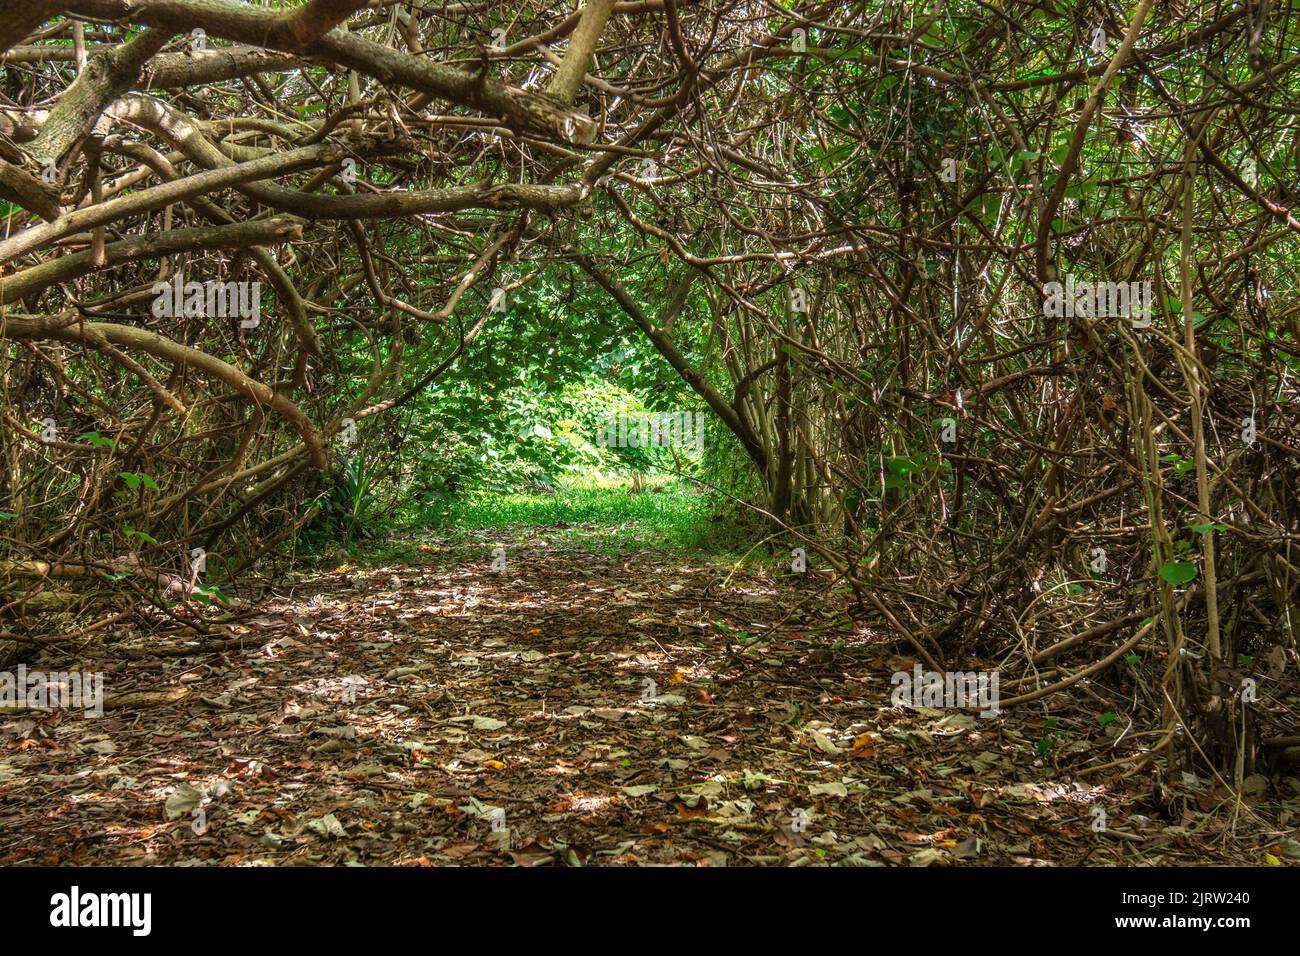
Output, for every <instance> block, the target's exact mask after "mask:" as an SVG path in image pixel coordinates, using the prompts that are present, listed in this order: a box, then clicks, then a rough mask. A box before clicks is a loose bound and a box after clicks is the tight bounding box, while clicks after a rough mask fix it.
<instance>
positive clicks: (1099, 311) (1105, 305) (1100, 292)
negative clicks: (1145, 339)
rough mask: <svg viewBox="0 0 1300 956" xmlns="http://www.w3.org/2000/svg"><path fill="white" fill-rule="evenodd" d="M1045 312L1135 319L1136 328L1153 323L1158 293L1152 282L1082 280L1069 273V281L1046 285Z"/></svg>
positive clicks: (1044, 289) (1068, 316)
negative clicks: (1154, 302) (1155, 296)
mask: <svg viewBox="0 0 1300 956" xmlns="http://www.w3.org/2000/svg"><path fill="white" fill-rule="evenodd" d="M1043 291H1044V292H1046V293H1047V298H1046V299H1044V300H1043V315H1045V316H1048V317H1049V318H1059V317H1060V316H1062V315H1064V316H1066V317H1067V318H1071V319H1072V318H1075V317H1076V316H1077V317H1079V318H1086V319H1092V318H1096V319H1101V318H1115V317H1121V318H1126V319H1132V320H1133V326H1134V328H1146V327H1147V326H1149V325H1150V324H1151V306H1152V302H1153V301H1154V293H1153V292H1152V289H1151V283H1150V282H1078V281H1076V280H1075V278H1074V276H1073V275H1066V277H1065V284H1064V285H1062V284H1061V283H1059V282H1048V283H1045V284H1044V285H1043Z"/></svg>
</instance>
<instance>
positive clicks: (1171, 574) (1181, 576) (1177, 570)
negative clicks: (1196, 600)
mask: <svg viewBox="0 0 1300 956" xmlns="http://www.w3.org/2000/svg"><path fill="white" fill-rule="evenodd" d="M1160 577H1162V578H1164V580H1165V581H1166V582H1168V583H1169V584H1171V585H1173V586H1174V587H1180V586H1181V585H1184V584H1186V583H1187V582H1188V581H1191V580H1192V579H1193V578H1195V577H1196V565H1194V564H1192V562H1190V561H1169V562H1166V563H1165V564H1164V565H1163V566H1162V567H1161V568H1160Z"/></svg>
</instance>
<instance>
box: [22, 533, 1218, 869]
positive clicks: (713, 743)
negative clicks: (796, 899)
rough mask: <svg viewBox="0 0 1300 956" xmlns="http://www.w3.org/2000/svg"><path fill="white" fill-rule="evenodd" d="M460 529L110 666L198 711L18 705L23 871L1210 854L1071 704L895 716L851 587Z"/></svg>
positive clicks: (120, 681) (1117, 858) (311, 581)
mask: <svg viewBox="0 0 1300 956" xmlns="http://www.w3.org/2000/svg"><path fill="white" fill-rule="evenodd" d="M557 534H561V532H557ZM429 540H430V539H425V542H424V543H419V542H418V541H412V542H410V546H409V548H408V549H407V551H406V553H405V555H404V557H403V558H402V559H401V560H398V561H396V562H394V561H393V560H392V557H391V555H390V556H388V557H386V558H385V559H384V563H383V564H382V566H371V567H366V568H362V569H358V568H353V567H350V566H341V567H336V568H334V569H332V570H322V571H320V572H318V573H315V574H311V575H308V576H305V577H304V578H302V579H301V580H300V581H299V582H298V583H297V584H295V585H294V586H293V587H292V588H286V589H284V591H283V596H280V597H275V598H272V599H268V600H265V601H263V602H260V603H259V605H258V606H257V607H255V608H252V609H244V610H245V611H246V612H247V613H245V614H243V615H241V622H240V623H237V624H234V625H232V626H231V635H232V636H233V637H237V638H240V639H241V646H234V647H228V648H226V649H224V650H222V651H220V652H206V653H195V654H193V655H191V656H188V657H175V656H172V657H161V658H159V657H145V658H141V659H136V660H130V661H125V662H121V661H119V662H117V663H116V664H114V665H111V667H112V669H107V668H105V669H106V670H108V672H107V674H106V677H105V681H106V685H107V686H106V691H107V693H108V694H110V695H111V694H116V693H121V692H124V691H125V692H136V691H143V692H146V693H151V694H155V695H159V696H171V697H175V696H176V695H177V694H184V696H183V697H180V698H179V699H174V700H170V701H168V702H164V703H157V704H154V705H152V706H144V707H130V706H123V707H111V708H109V709H108V710H107V711H106V712H105V714H104V716H103V717H101V718H99V719H85V718H83V717H82V715H81V714H80V713H72V712H67V711H58V712H53V713H46V714H35V713H28V714H23V715H16V716H15V715H9V716H6V717H0V863H9V864H14V863H26V864H31V863H40V864H47V865H48V864H87V863H98V864H131V863H134V864H142V863H150V864H157V863H163V864H176V863H204V864H225V865H259V864H260V865H289V864H304V863H305V864H313V863H345V862H355V863H362V864H405V865H412V864H414V865H450V864H456V863H462V864H484V863H497V864H502V863H504V864H507V865H509V864H512V863H513V864H519V865H537V864H560V865H566V864H567V865H575V864H627V865H638V864H641V865H644V864H675V865H714V866H718V865H737V864H748V865H755V864H758V865H762V864H767V865H790V864H794V865H808V864H821V863H831V864H845V865H855V864H857V865H862V864H867V865H880V864H886V865H888V864H903V865H908V864H910V865H928V864H945V863H955V862H966V863H975V864H988V863H1000V864H1021V865H1033V864H1039V865H1042V864H1047V865H1051V864H1059V863H1077V862H1089V863H1102V862H1106V863H1117V862H1125V861H1127V862H1139V861H1140V860H1142V859H1145V861H1146V862H1152V857H1154V859H1158V860H1163V861H1165V862H1183V861H1187V860H1191V859H1194V858H1196V857H1197V855H1198V854H1199V856H1200V858H1201V859H1204V857H1205V854H1206V852H1207V849H1206V846H1205V845H1204V844H1200V845H1198V846H1193V845H1192V844H1191V843H1190V842H1185V841H1178V840H1168V839H1163V838H1161V835H1160V831H1159V828H1158V826H1156V824H1155V822H1154V821H1151V820H1150V819H1149V818H1147V817H1144V816H1140V815H1135V816H1133V818H1132V819H1129V818H1128V817H1129V812H1128V810H1127V809H1126V806H1127V805H1128V804H1131V803H1132V802H1133V801H1134V800H1141V799H1143V797H1142V796H1141V795H1140V794H1136V793H1134V792H1132V791H1122V792H1121V791H1115V792H1111V791H1107V790H1105V789H1104V788H1102V787H1100V786H1096V787H1095V788H1092V789H1088V788H1084V787H1081V786H1079V785H1077V784H1071V783H1069V782H1068V781H1069V779H1070V778H1069V776H1068V775H1066V774H1065V773H1064V772H1063V771H1060V770H1056V769H1054V768H1053V766H1052V761H1051V760H1050V758H1049V759H1048V760H1046V761H1044V760H1043V759H1041V754H1040V752H1039V748H1038V746H1037V738H1038V737H1041V736H1043V732H1042V729H1041V728H1042V727H1043V717H1042V716H1041V712H1036V711H1029V712H1026V713H1017V714H1010V715H1008V714H1004V715H1002V716H1000V717H997V718H994V719H990V720H982V719H980V718H978V717H976V716H974V715H971V714H967V713H964V712H960V711H953V710H947V711H940V710H928V709H924V708H922V709H903V708H890V707H889V695H890V690H891V686H890V680H889V678H890V673H891V672H892V671H893V670H895V669H906V670H910V668H911V664H912V662H911V660H909V659H907V658H903V657H896V656H892V655H891V653H890V651H889V649H888V648H887V647H886V646H885V644H883V643H881V641H880V639H879V637H878V635H874V634H873V633H872V632H869V631H867V630H865V629H863V628H861V627H857V626H854V625H852V624H851V623H849V622H848V620H847V618H846V617H845V616H844V615H843V613H842V610H843V607H844V606H845V605H846V603H847V600H846V598H845V596H843V595H840V594H829V595H828V594H827V593H825V584H824V579H823V581H822V582H821V583H819V582H818V580H817V579H815V578H813V577H811V576H794V575H791V574H788V573H781V574H776V573H766V574H765V573H763V572H762V571H752V570H742V571H733V569H732V568H731V567H730V566H729V565H727V564H720V563H716V562H712V561H709V560H704V559H694V558H689V559H688V558H684V557H682V556H680V555H673V554H668V553H664V552H658V551H640V552H631V553H624V554H621V555H619V556H617V557H615V556H611V555H610V554H608V553H603V552H601V551H599V550H584V549H583V548H582V546H581V544H579V545H578V546H577V547H573V546H571V545H569V544H563V543H557V542H556V541H555V540H552V539H551V536H550V535H548V533H547V531H546V530H545V529H542V530H534V531H532V532H530V533H528V534H526V535H523V536H520V537H519V538H517V539H516V541H515V542H514V543H512V544H510V545H509V546H508V548H507V550H506V551H505V553H504V554H505V569H504V570H503V571H494V570H493V568H492V563H493V555H492V548H493V544H494V542H492V541H490V540H489V539H487V538H483V539H481V540H479V541H471V542H470V543H469V544H468V545H467V544H466V543H465V542H464V541H463V540H462V541H461V542H460V543H459V544H458V545H455V546H448V545H447V544H446V543H434V544H430V543H429ZM720 625H721V626H720ZM728 644H730V648H728ZM100 666H101V667H103V665H100ZM650 681H653V685H651V684H650V683H649V682H650ZM1138 785H1139V786H1145V784H1138ZM1103 797H1104V799H1105V805H1106V807H1107V812H1108V814H1109V817H1110V826H1111V827H1112V828H1113V829H1114V830H1116V831H1119V834H1122V835H1116V834H1109V835H1106V836H1101V835H1098V834H1097V833H1094V832H1092V831H1091V829H1090V822H1091V820H1092V819H1093V818H1092V816H1090V806H1091V804H1092V803H1093V802H1094V801H1096V800H1099V799H1102V798H1103ZM1136 812H1137V811H1135V813H1136ZM1180 842H1181V843H1183V845H1180Z"/></svg>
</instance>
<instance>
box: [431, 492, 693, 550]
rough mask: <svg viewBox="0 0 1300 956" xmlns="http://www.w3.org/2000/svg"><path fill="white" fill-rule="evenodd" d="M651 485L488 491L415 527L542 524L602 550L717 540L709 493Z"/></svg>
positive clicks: (559, 536) (512, 528) (520, 529)
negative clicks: (635, 488) (631, 488)
mask: <svg viewBox="0 0 1300 956" xmlns="http://www.w3.org/2000/svg"><path fill="white" fill-rule="evenodd" d="M655 486H657V485H654V484H652V483H650V482H647V485H646V487H647V490H645V491H642V492H639V493H635V494H634V493H632V492H630V491H629V490H628V488H627V486H626V485H622V486H603V487H590V486H589V487H569V488H560V489H559V490H558V491H557V492H556V493H555V494H553V495H551V494H525V493H505V494H489V493H485V494H481V495H478V496H474V497H471V498H468V499H466V500H463V501H459V502H455V503H449V504H447V505H445V506H443V507H441V508H439V509H436V510H432V511H428V512H426V513H424V514H423V515H422V516H421V519H420V521H419V524H421V525H422V526H424V527H426V528H428V529H429V530H432V531H443V532H452V533H455V532H465V531H482V530H494V531H497V532H502V533H507V534H510V533H513V534H516V535H524V534H526V533H527V532H529V531H530V530H536V529H546V530H547V532H548V536H549V537H550V538H552V539H553V540H554V541H555V542H556V543H563V542H564V541H565V540H566V539H568V540H572V541H573V542H574V543H575V544H576V543H578V542H582V543H583V544H584V545H586V546H587V547H592V546H596V547H597V548H599V549H600V550H602V551H605V550H612V551H618V550H622V549H625V548H629V547H650V546H653V547H658V548H668V549H675V548H677V549H680V548H702V547H708V546H709V545H710V544H711V543H712V542H716V541H717V539H718V537H719V536H718V522H715V521H713V520H711V519H712V518H713V516H714V512H715V510H716V508H715V505H714V502H713V501H712V500H711V498H710V497H709V496H706V495H701V494H694V493H691V492H689V491H688V490H687V489H688V487H689V486H688V485H686V484H685V483H680V482H679V483H666V484H664V485H663V486H662V487H663V491H661V492H654V491H650V490H648V488H649V487H655Z"/></svg>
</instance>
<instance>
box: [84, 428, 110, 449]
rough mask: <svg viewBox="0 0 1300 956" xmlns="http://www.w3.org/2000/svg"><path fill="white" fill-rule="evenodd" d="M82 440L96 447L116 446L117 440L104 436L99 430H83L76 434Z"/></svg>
mask: <svg viewBox="0 0 1300 956" xmlns="http://www.w3.org/2000/svg"><path fill="white" fill-rule="evenodd" d="M77 437H78V438H80V439H81V440H82V441H84V442H86V443H88V444H91V445H94V446H95V447H96V448H116V447H117V442H116V441H114V440H113V439H111V438H105V437H104V436H103V435H101V434H100V433H99V432H83V433H82V434H81V435H79V436H77Z"/></svg>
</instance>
